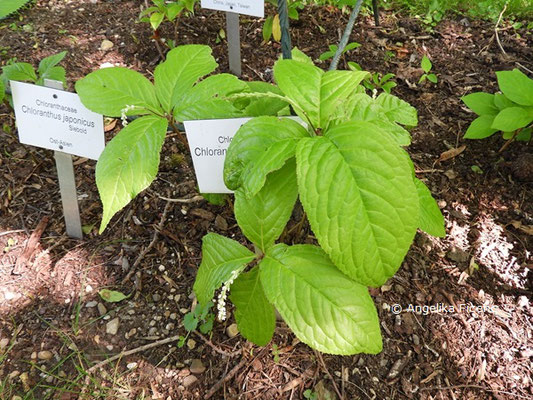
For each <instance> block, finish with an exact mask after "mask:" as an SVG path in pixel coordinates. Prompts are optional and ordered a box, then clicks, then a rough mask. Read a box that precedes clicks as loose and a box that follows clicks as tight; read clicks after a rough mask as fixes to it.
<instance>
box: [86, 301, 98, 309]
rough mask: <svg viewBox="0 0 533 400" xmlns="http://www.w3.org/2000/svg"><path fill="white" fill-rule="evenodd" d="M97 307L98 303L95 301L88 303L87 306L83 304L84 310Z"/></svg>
mask: <svg viewBox="0 0 533 400" xmlns="http://www.w3.org/2000/svg"><path fill="white" fill-rule="evenodd" d="M97 305H98V302H97V301H94V300H93V301H89V302H88V303H87V304H85V307H86V308H94V307H96V306H97Z"/></svg>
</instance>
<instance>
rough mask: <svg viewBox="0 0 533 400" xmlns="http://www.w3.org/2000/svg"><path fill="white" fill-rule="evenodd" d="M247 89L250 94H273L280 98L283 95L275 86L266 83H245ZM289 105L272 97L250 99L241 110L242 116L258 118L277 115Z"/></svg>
mask: <svg viewBox="0 0 533 400" xmlns="http://www.w3.org/2000/svg"><path fill="white" fill-rule="evenodd" d="M246 84H247V85H248V89H249V90H250V91H251V92H252V93H274V94H277V95H279V96H282V95H283V93H282V92H281V90H279V88H278V87H277V86H274V85H271V84H270V83H267V82H255V81H254V82H246ZM288 105H289V104H288V103H287V102H286V101H283V100H282V99H280V98H274V97H259V98H256V99H251V101H250V103H249V104H248V105H247V106H246V107H245V109H244V110H243V114H244V115H246V116H247V117H260V116H262V115H277V114H278V113H279V112H280V111H281V110H283V109H284V108H286V107H287V106H288Z"/></svg>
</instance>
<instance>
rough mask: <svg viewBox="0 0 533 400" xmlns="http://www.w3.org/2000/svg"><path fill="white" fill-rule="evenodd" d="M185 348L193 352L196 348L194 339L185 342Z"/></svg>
mask: <svg viewBox="0 0 533 400" xmlns="http://www.w3.org/2000/svg"><path fill="white" fill-rule="evenodd" d="M187 347H188V348H189V350H193V349H194V348H195V347H196V341H195V340H194V339H189V340H187Z"/></svg>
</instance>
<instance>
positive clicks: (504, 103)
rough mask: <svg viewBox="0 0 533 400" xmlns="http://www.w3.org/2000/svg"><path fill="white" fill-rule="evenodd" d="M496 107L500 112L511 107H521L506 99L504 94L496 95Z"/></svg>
mask: <svg viewBox="0 0 533 400" xmlns="http://www.w3.org/2000/svg"><path fill="white" fill-rule="evenodd" d="M494 105H495V106H496V108H497V109H498V110H499V111H501V110H503V109H505V108H509V107H519V105H518V104H516V103H515V102H513V101H511V100H509V99H508V98H507V97H505V95H504V94H503V93H496V94H495V95H494ZM496 113H497V112H496Z"/></svg>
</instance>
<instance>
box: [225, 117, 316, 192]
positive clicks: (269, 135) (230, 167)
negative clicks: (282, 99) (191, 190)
mask: <svg viewBox="0 0 533 400" xmlns="http://www.w3.org/2000/svg"><path fill="white" fill-rule="evenodd" d="M306 136H308V133H307V131H306V130H305V128H304V127H303V126H302V125H300V124H299V123H298V122H296V121H294V120H292V119H290V118H277V117H257V118H253V119H251V120H250V121H248V122H247V123H245V124H244V125H243V126H241V127H240V129H239V130H238V131H237V133H236V134H235V136H234V137H233V140H232V141H231V145H230V147H229V148H228V152H227V153H226V160H225V162H224V181H225V183H226V186H227V187H228V188H229V189H232V190H235V189H237V188H239V187H240V186H241V185H242V184H243V183H244V181H243V175H245V176H247V177H248V179H249V182H248V186H247V187H249V189H250V190H251V191H252V194H253V193H257V191H258V190H259V189H261V187H262V185H263V183H264V179H265V176H266V174H267V173H269V172H271V171H274V170H276V169H279V168H281V167H282V166H283V164H284V163H285V160H287V159H288V158H290V157H292V156H293V155H294V148H295V147H296V143H297V141H298V140H299V139H301V138H303V137H306ZM278 142H282V143H281V144H277V143H278ZM286 142H293V147H292V153H291V147H290V146H287V147H284V143H286ZM272 146H274V149H271V148H272ZM279 146H281V148H280V147H279ZM257 177H258V178H257ZM254 182H255V183H254ZM258 183H259V184H258Z"/></svg>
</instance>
